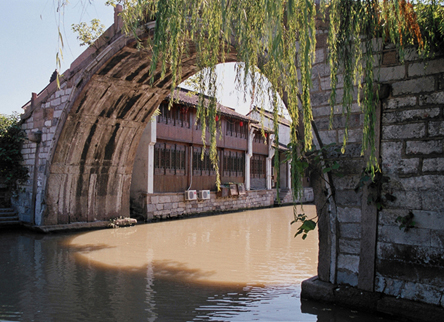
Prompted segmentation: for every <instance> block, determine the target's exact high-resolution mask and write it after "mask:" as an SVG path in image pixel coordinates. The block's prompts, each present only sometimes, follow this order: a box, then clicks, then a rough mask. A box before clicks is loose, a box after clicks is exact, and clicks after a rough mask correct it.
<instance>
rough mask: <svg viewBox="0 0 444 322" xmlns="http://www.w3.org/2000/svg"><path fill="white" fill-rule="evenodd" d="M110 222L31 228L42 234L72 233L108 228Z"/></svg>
mask: <svg viewBox="0 0 444 322" xmlns="http://www.w3.org/2000/svg"><path fill="white" fill-rule="evenodd" d="M108 225H109V221H94V222H78V223H72V224H64V225H50V226H32V227H30V228H32V229H34V230H36V231H39V232H42V233H52V232H59V231H68V230H70V231H72V230H88V229H101V228H107V227H108Z"/></svg>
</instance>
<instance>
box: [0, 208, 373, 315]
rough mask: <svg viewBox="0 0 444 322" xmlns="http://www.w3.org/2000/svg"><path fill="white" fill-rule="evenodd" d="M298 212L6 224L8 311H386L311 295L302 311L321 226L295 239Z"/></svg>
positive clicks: (1, 305)
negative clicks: (113, 224)
mask: <svg viewBox="0 0 444 322" xmlns="http://www.w3.org/2000/svg"><path fill="white" fill-rule="evenodd" d="M305 211H314V208H313V207H311V206H305ZM291 218H292V208H291V207H282V208H275V209H264V210H259V211H248V212H243V213H235V214H229V215H221V216H212V217H200V218H194V219H187V220H179V221H170V222H161V223H155V224H148V225H139V226H136V227H130V228H121V229H114V230H111V229H110V230H101V231H94V232H87V233H77V234H64V235H61V234H59V235H45V236H43V235H35V234H31V233H28V232H22V231H13V232H6V231H1V232H0V263H1V264H0V321H253V320H258V321H376V320H378V321H379V318H377V317H374V316H370V317H365V316H363V315H357V313H353V312H352V313H350V312H351V311H349V310H348V311H347V310H343V311H341V310H337V309H335V308H333V309H332V308H327V307H326V306H325V305H320V304H317V303H311V302H302V303H303V305H302V311H304V312H307V313H302V312H301V302H300V300H299V293H300V281H301V280H303V279H306V278H308V277H311V276H313V275H315V274H316V258H317V240H316V238H317V236H316V233H314V234H311V236H310V235H309V237H308V238H307V240H305V241H302V240H301V239H300V238H297V239H294V238H293V235H294V233H295V230H296V227H291V226H290V225H289V222H290V221H291ZM338 312H345V313H344V314H339V313H338ZM350 316H353V317H350ZM356 316H358V317H359V319H356V318H355V317H356Z"/></svg>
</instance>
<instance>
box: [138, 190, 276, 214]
mask: <svg viewBox="0 0 444 322" xmlns="http://www.w3.org/2000/svg"><path fill="white" fill-rule="evenodd" d="M146 198H147V219H148V220H151V219H153V218H171V217H177V216H181V215H191V214H199V213H211V212H216V213H220V212H225V211H233V210H240V209H248V208H260V207H269V206H272V205H273V204H274V200H275V198H276V191H275V190H255V191H247V192H246V194H245V195H239V196H231V197H225V198H220V197H218V196H217V194H216V192H213V191H212V192H211V193H210V199H209V200H188V201H187V200H185V197H184V193H160V194H149V195H147V197H146Z"/></svg>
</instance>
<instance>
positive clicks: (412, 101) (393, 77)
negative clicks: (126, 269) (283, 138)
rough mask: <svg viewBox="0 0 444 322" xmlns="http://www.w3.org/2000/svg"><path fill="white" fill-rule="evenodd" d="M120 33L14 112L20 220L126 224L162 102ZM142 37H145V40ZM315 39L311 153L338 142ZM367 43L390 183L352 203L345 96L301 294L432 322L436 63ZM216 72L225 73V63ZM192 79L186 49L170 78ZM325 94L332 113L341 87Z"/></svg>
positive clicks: (438, 222)
mask: <svg viewBox="0 0 444 322" xmlns="http://www.w3.org/2000/svg"><path fill="white" fill-rule="evenodd" d="M120 27H121V21H120V18H119V17H118V15H117V12H116V15H115V23H114V25H113V26H111V27H110V28H109V29H108V30H107V31H106V33H105V34H104V35H103V36H102V37H101V38H100V39H99V40H98V41H97V42H96V43H95V45H94V46H92V47H90V48H89V49H87V50H86V51H85V52H84V53H83V54H82V55H81V56H80V57H78V59H77V60H75V61H74V62H73V63H72V64H71V66H70V69H69V70H67V71H66V72H65V73H64V76H63V78H62V81H61V86H60V89H58V88H57V86H56V82H52V83H51V84H49V85H48V87H46V88H45V89H44V90H43V91H42V92H40V93H39V94H32V99H31V101H30V102H29V103H28V104H26V105H25V106H24V109H25V113H24V115H23V116H22V119H23V123H22V124H23V125H22V126H23V129H24V130H26V132H27V133H28V137H29V141H28V142H26V144H25V145H24V147H23V154H24V157H25V164H26V165H27V166H28V167H29V169H30V179H29V181H28V183H27V184H26V185H24V186H23V187H22V188H23V191H22V192H21V193H20V195H19V196H18V198H17V199H15V201H14V202H15V206H16V208H17V210H18V211H19V214H20V219H21V221H22V222H27V223H29V224H31V225H37V226H48V225H60V224H66V223H76V222H94V221H95V220H96V219H102V220H103V219H109V218H112V217H116V216H129V211H130V193H129V191H130V185H131V175H132V172H133V164H134V159H135V154H136V150H137V147H138V145H139V141H140V139H141V136H142V133H143V130H144V129H145V127H146V124H147V123H148V121H149V120H150V117H151V116H152V114H153V112H154V110H155V108H156V107H157V106H158V105H159V103H160V102H161V101H162V100H163V99H164V98H165V96H166V95H168V93H169V86H170V78H169V75H167V76H166V78H165V79H163V80H160V79H159V77H157V80H156V81H155V82H154V85H153V86H150V85H149V84H148V69H149V63H150V53H149V52H145V51H138V50H137V49H136V48H135V42H134V41H133V40H131V39H129V38H128V37H126V36H125V35H122V34H121V32H120ZM153 28H154V24H152V25H151V26H150V25H148V26H147V30H148V31H147V33H146V35H145V36H147V37H148V36H149V33H150V32H152V30H153ZM317 32H318V34H317V38H318V42H317V50H316V62H315V65H314V66H313V88H312V105H313V115H314V117H315V121H314V125H315V126H314V134H315V143H316V145H317V146H318V147H320V146H322V145H325V144H329V143H334V142H342V137H343V135H344V130H345V116H344V115H342V110H341V108H340V107H339V106H338V107H337V108H336V109H335V112H334V117H333V128H330V127H329V116H330V106H329V96H330V90H331V89H330V78H329V67H328V65H327V59H326V57H327V49H326V33H325V32H324V31H323V30H322V28H319V29H318V31H317ZM375 44H379V45H380V46H379V47H378V48H379V49H378V50H379V51H378V53H377V54H376V56H375V57H376V61H377V62H378V64H379V67H380V68H379V69H378V73H379V76H378V81H379V82H380V83H381V85H382V86H381V89H382V90H381V93H380V98H381V102H380V104H379V106H378V108H377V112H378V127H377V129H378V131H377V142H378V147H379V148H378V155H379V157H380V160H381V167H382V171H383V174H384V176H386V177H388V178H389V181H388V182H383V183H382V182H381V183H380V184H376V185H373V187H370V186H368V185H367V184H365V185H364V186H363V187H362V189H360V190H358V191H355V187H356V185H357V184H358V183H359V181H360V179H361V178H362V175H361V174H362V169H363V168H364V167H365V160H364V158H363V157H362V156H361V139H362V134H361V133H362V124H363V115H362V113H361V110H360V107H359V106H358V104H357V102H356V99H357V98H356V97H355V103H354V104H353V107H352V113H351V116H350V120H349V144H348V145H347V148H346V153H345V154H343V155H341V154H335V153H332V154H331V155H330V157H331V158H333V159H335V160H337V161H339V163H340V169H339V170H340V171H341V172H342V175H343V176H341V177H335V176H327V175H323V174H322V171H321V172H316V171H313V172H312V177H311V184H312V186H313V187H314V189H315V200H316V206H317V209H318V215H319V267H318V277H317V278H316V279H313V280H310V281H308V282H306V283H305V284H303V296H305V297H312V298H315V299H320V300H327V301H337V302H340V303H341V301H342V302H347V304H348V305H352V306H355V307H358V308H360V307H367V308H370V309H373V310H378V311H381V312H389V311H390V307H393V306H395V307H402V309H399V312H398V313H399V314H404V315H406V316H410V318H411V317H413V318H417V320H421V319H424V317H425V318H427V317H430V318H431V319H432V318H433V316H434V315H433V314H441V317H442V312H443V308H444V291H443V289H444V257H443V254H444V205H443V200H444V189H443V187H444V147H443V144H444V59H443V58H442V56H437V57H435V58H434V59H432V60H430V61H429V62H428V63H427V64H424V62H423V61H422V60H421V59H420V58H419V57H418V55H417V54H416V51H415V50H414V49H411V50H408V51H407V54H406V57H405V61H404V62H403V63H401V62H400V61H399V59H398V57H397V52H396V51H395V49H394V48H393V47H390V45H384V44H382V42H381V40H375ZM228 60H230V61H235V60H236V57H235V54H232V55H231V56H230V57H228ZM195 72H196V70H195V64H194V56H193V52H192V50H191V54H190V55H189V56H188V57H186V58H184V61H183V78H184V79H185V78H187V77H189V76H191V75H193V74H194V73H195ZM340 79H341V77H340ZM341 86H342V85H341V84H339V87H341ZM337 93H338V101H340V97H341V89H338V92H337ZM321 176H324V177H323V179H322V178H321ZM324 179H325V180H324ZM325 182H328V184H325ZM375 196H379V197H381V199H380V201H381V202H382V204H383V208H382V209H377V208H376V206H375V203H374V202H371V201H372V200H374V197H375ZM372 198H373V199H372ZM409 216H410V217H411V216H413V218H414V221H415V225H414V227H413V228H410V229H400V228H399V225H400V224H399V223H397V222H396V218H398V217H399V218H401V219H402V218H406V219H408V218H409ZM335 285H343V286H347V287H351V288H350V289H349V292H352V293H349V294H348V293H347V294H345V295H344V293H342V292H340V291H339V290H340V289H342V290H347V287H343V288H337V287H336V286H335ZM353 292H354V293H353ZM403 301H404V302H403ZM405 301H416V302H415V305H426V304H427V305H428V306H427V310H426V311H424V310H422V309H421V310H419V309H418V308H419V307H418V306H415V305H413V306H412V305H410V304H408V305H405V306H403V304H402V303H411V302H405ZM369 306H370V307H369ZM392 312H393V310H392ZM438 316H439V315H438ZM436 320H439V318H437V319H436Z"/></svg>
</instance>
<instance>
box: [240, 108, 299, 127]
mask: <svg viewBox="0 0 444 322" xmlns="http://www.w3.org/2000/svg"><path fill="white" fill-rule="evenodd" d="M253 112H256V113H259V114H260V113H264V117H266V118H268V119H270V120H273V113H271V112H270V111H267V110H262V111H261V109H260V108H259V107H257V106H255V107H254V108H253V109H252V110H251V111H250V112H248V113H247V116H248V115H250V114H251V113H253ZM279 123H281V124H283V125H286V126H290V125H291V122H290V121H289V120H287V119H286V118H285V117H283V116H281V117H279Z"/></svg>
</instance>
